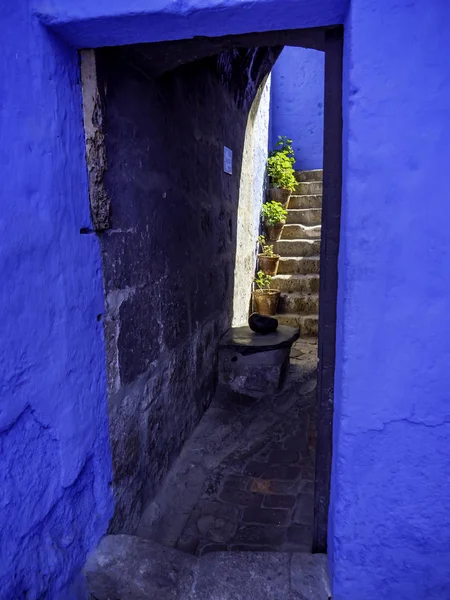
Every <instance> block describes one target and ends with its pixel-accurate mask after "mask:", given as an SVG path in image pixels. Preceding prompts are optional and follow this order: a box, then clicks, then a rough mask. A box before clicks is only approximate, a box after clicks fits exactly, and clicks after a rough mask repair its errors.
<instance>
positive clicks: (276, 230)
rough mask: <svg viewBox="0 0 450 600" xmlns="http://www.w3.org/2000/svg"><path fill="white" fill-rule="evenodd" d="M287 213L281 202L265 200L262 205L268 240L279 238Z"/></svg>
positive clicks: (272, 240) (273, 240)
mask: <svg viewBox="0 0 450 600" xmlns="http://www.w3.org/2000/svg"><path fill="white" fill-rule="evenodd" d="M287 214H288V212H287V210H286V209H285V208H283V205H282V204H281V202H266V203H265V204H263V205H262V215H263V218H264V229H265V231H266V237H267V239H268V241H269V242H277V241H278V240H279V239H280V237H281V232H282V231H283V227H284V224H285V223H286V217H287Z"/></svg>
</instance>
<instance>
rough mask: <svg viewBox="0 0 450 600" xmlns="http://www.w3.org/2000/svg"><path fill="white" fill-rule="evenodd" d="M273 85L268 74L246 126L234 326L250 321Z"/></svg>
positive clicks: (237, 235)
mask: <svg viewBox="0 0 450 600" xmlns="http://www.w3.org/2000/svg"><path fill="white" fill-rule="evenodd" d="M270 86H271V76H270V75H269V76H268V77H267V79H266V80H265V81H263V83H262V84H261V86H260V88H259V90H258V93H257V95H256V97H255V100H254V101H253V104H252V108H251V110H250V113H249V116H248V121H247V127H246V130H245V140H244V149H243V154H242V169H241V182H240V186H239V207H238V215H237V233H236V262H235V268H234V298H233V322H232V325H233V327H239V326H241V325H246V324H247V321H248V315H249V307H250V300H251V287H252V281H253V278H254V276H255V262H256V244H257V239H258V234H259V228H260V219H261V216H260V213H261V205H262V203H263V200H264V193H265V174H266V162H267V146H268V142H269V116H270Z"/></svg>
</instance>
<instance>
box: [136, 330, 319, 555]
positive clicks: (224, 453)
mask: <svg viewBox="0 0 450 600" xmlns="http://www.w3.org/2000/svg"><path fill="white" fill-rule="evenodd" d="M295 348H296V354H297V358H295V359H293V365H292V366H291V367H290V370H289V373H288V376H287V379H286V382H285V386H284V388H283V391H281V392H278V393H276V394H272V395H269V396H265V397H264V398H262V399H261V400H259V401H258V402H255V401H254V400H253V399H251V400H250V401H248V399H247V402H246V401H245V400H246V397H244V396H242V395H238V394H234V393H230V392H229V391H227V390H226V389H225V388H224V387H223V386H220V387H219V390H218V393H217V394H216V397H215V398H214V400H213V402H212V405H211V406H210V407H209V408H208V410H207V411H206V413H205V415H204V417H203V418H202V420H201V421H200V423H199V425H198V427H197V428H196V429H195V431H194V433H193V435H192V437H191V438H190V439H189V440H188V442H187V443H186V444H185V446H184V447H183V450H182V453H181V455H180V457H179V458H178V459H177V460H176V462H175V464H174V467H173V469H172V470H171V471H170V473H169V476H168V477H167V478H166V480H165V481H164V483H163V486H162V488H161V490H160V492H159V493H158V494H157V496H156V498H155V500H154V501H153V502H151V503H150V504H149V505H148V507H147V509H146V510H145V512H144V516H143V518H142V519H141V523H140V526H139V529H138V533H139V535H142V536H143V537H147V538H149V539H152V540H154V541H157V542H160V543H162V544H164V545H168V546H171V547H176V548H179V549H181V550H183V551H185V552H188V553H191V554H196V555H199V556H201V555H203V554H204V551H205V549H207V548H210V547H211V546H214V545H217V544H219V546H220V545H222V546H223V548H216V550H219V549H223V550H246V551H255V550H265V551H268V550H278V551H280V550H282V551H298V550H302V551H306V550H307V551H310V549H311V544H312V541H311V540H312V537H311V532H312V523H313V513H312V511H310V509H309V507H310V506H312V502H313V496H314V484H313V479H312V480H310V479H309V477H310V475H311V473H310V470H311V469H312V467H313V465H314V448H315V440H314V438H312V437H310V434H311V432H313V431H314V429H315V427H314V423H315V417H314V411H313V410H312V407H313V406H314V403H315V391H316V381H315V379H316V377H315V372H316V365H317V344H316V343H312V342H310V341H304V340H298V341H297V342H296V343H295ZM314 351H315V353H314ZM292 352H294V350H293V351H292ZM305 477H308V479H305ZM297 505H298V506H299V508H297ZM259 509H264V510H261V511H259ZM271 511H276V512H275V513H272V512H271ZM303 511H304V512H303ZM202 517H203V518H202ZM275 517H279V518H278V520H277V521H276V523H277V524H274V522H273V519H274V518H275ZM281 523H282V524H281ZM293 525H296V526H297V527H295V528H293ZM300 525H301V526H302V527H300ZM288 532H290V533H289V539H288ZM208 551H209V550H206V552H208Z"/></svg>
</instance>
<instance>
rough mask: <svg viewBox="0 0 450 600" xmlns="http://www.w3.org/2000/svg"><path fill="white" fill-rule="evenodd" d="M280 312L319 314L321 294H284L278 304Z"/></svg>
mask: <svg viewBox="0 0 450 600" xmlns="http://www.w3.org/2000/svg"><path fill="white" fill-rule="evenodd" d="M278 312H279V313H280V314H283V313H296V314H299V315H314V314H319V294H301V293H298V292H293V293H291V294H288V293H282V294H281V296H280V301H279V303H278Z"/></svg>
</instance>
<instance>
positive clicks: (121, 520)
mask: <svg viewBox="0 0 450 600" xmlns="http://www.w3.org/2000/svg"><path fill="white" fill-rule="evenodd" d="M148 54H149V56H150V55H151V52H150V51H149V53H148ZM97 58H98V60H97V71H98V79H99V86H100V89H101V90H102V93H103V106H104V131H105V140H106V157H107V163H108V168H107V171H106V175H105V188H106V190H107V193H108V196H109V198H110V203H111V228H110V229H108V230H107V231H105V232H104V233H102V234H101V235H100V243H101V249H102V257H103V275H104V286H105V296H106V315H105V332H106V346H107V361H108V390H109V417H110V435H111V445H112V455H113V471H114V491H115V516H114V519H113V521H112V524H111V531H113V532H117V531H127V532H132V531H134V528H135V527H136V525H137V523H138V519H139V516H140V514H141V511H142V507H143V503H144V502H145V501H146V500H148V499H150V498H151V497H152V496H153V495H154V494H155V493H156V491H157V489H158V486H159V484H160V482H161V480H162V478H163V477H164V475H165V474H166V473H167V471H168V469H169V467H170V465H171V463H172V461H173V460H174V459H175V458H176V456H177V455H178V453H179V451H180V449H181V447H182V445H183V442H184V441H185V439H186V438H187V436H188V435H189V433H190V432H191V431H192V429H193V428H194V426H195V425H196V423H197V422H198V420H199V418H200V416H201V414H202V413H203V411H204V410H205V408H206V407H207V406H208V404H209V402H210V400H211V398H212V394H213V392H214V389H215V381H216V376H217V375H216V370H217V368H216V355H217V345H218V341H219V339H220V337H221V336H222V335H223V333H224V332H225V331H226V329H227V328H228V327H229V326H230V325H231V319H232V309H233V293H234V290H233V282H234V266H235V260H236V256H235V252H236V228H237V224H236V221H237V207H238V199H239V187H240V175H241V172H240V165H241V157H242V152H243V146H244V136H245V129H246V124H247V118H248V112H249V110H250V107H251V104H252V102H253V98H254V96H255V94H256V92H257V90H258V87H259V84H260V83H261V81H262V80H263V78H264V77H265V76H266V75H267V72H268V71H269V70H270V67H271V65H272V63H273V60H274V54H273V53H272V52H271V51H268V50H267V49H260V50H241V51H239V52H238V51H236V52H231V53H221V54H220V55H218V56H212V57H208V58H204V59H202V60H200V61H194V62H191V63H189V64H186V65H183V66H180V67H178V68H175V69H170V70H168V71H166V72H164V73H161V74H158V75H157V76H155V75H153V74H152V72H151V71H146V70H145V69H144V70H143V69H142V68H141V67H139V68H137V67H136V64H135V63H134V61H133V60H132V59H131V58H130V54H129V53H128V54H126V53H123V52H121V51H120V50H109V51H108V50H103V51H101V52H99V53H98V57H97ZM256 59H257V60H256ZM250 64H255V65H258V66H257V68H256V67H255V68H254V70H253V71H251V69H250V68H247V69H246V68H245V67H246V66H247V67H248V66H249V65H250ZM224 146H227V147H228V148H230V149H231V150H232V151H233V174H232V175H229V174H227V173H225V172H224V169H223V152H224V150H223V147H224Z"/></svg>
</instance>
